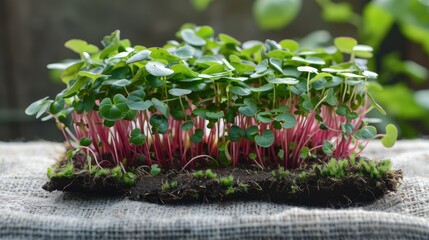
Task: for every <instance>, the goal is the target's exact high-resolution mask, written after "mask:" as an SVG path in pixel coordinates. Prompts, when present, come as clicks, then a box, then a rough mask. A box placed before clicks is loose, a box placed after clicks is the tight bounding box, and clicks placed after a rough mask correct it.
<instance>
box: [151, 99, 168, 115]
mask: <svg viewBox="0 0 429 240" xmlns="http://www.w3.org/2000/svg"><path fill="white" fill-rule="evenodd" d="M151 100H152V103H153V105H154V106H155V108H156V110H158V111H159V112H160V113H162V115H164V116H165V117H166V118H168V117H169V111H168V105H167V104H165V103H164V102H162V101H160V100H158V99H156V98H152V99H151Z"/></svg>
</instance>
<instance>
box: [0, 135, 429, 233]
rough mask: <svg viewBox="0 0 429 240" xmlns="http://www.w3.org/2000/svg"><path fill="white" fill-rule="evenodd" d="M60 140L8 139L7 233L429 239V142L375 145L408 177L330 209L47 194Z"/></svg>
mask: <svg viewBox="0 0 429 240" xmlns="http://www.w3.org/2000/svg"><path fill="white" fill-rule="evenodd" d="M62 154H64V147H63V145H62V144H59V143H51V142H30V143H0V203H1V205H0V206H1V207H0V238H1V239H429V178H428V176H429V174H428V173H429V141H426V140H414V141H401V142H399V143H397V145H396V146H395V147H394V148H393V149H390V150H386V149H384V148H382V147H381V145H380V143H379V142H375V143H372V144H371V145H369V146H368V148H367V149H366V150H365V153H363V155H365V156H368V157H375V158H377V159H384V158H391V159H392V161H393V165H394V167H395V168H401V169H403V171H404V175H405V177H404V180H403V183H402V185H401V187H400V189H399V190H398V192H396V193H390V194H388V195H386V196H385V197H383V198H382V199H379V200H377V201H375V202H373V203H371V204H368V205H367V206H363V207H355V208H347V209H328V208H305V207H296V206H290V205H286V204H274V203H268V202H229V203H222V204H215V203H214V204H202V205H199V204H193V205H185V206H184V205H179V206H172V205H157V204H151V203H145V202H136V201H131V200H123V199H121V198H120V197H105V196H104V197H103V196H92V197H89V196H87V195H80V194H71V193H62V192H52V193H49V192H46V191H44V190H43V189H42V188H41V186H42V185H43V183H44V182H45V181H46V180H47V177H46V168H47V167H48V166H50V165H52V164H53V163H54V162H55V161H56V159H58V158H59V157H61V155H62Z"/></svg>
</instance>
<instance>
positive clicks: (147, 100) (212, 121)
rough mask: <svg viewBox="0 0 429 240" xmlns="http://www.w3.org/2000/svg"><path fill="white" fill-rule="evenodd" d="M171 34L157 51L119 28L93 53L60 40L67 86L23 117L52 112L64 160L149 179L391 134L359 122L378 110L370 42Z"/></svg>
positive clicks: (305, 153)
mask: <svg viewBox="0 0 429 240" xmlns="http://www.w3.org/2000/svg"><path fill="white" fill-rule="evenodd" d="M178 36H179V37H180V38H181V41H170V42H168V43H167V44H166V45H165V46H164V47H161V48H159V47H152V48H146V47H144V46H140V45H136V46H132V45H131V44H130V42H129V41H128V40H122V39H121V38H120V32H119V31H115V32H113V33H112V34H111V35H109V36H106V37H104V38H103V41H102V45H103V46H102V48H100V49H99V48H98V47H96V46H95V45H90V44H87V43H86V42H85V44H82V43H83V42H84V41H82V40H70V41H68V42H67V43H66V47H67V48H69V49H70V50H72V51H74V52H76V53H77V54H79V56H80V59H79V60H77V61H76V62H75V63H73V64H71V65H67V66H64V67H65V69H64V71H63V73H62V75H61V80H62V81H63V82H64V84H65V85H66V88H65V89H64V90H63V91H61V92H60V93H59V94H58V95H57V96H56V97H55V98H53V99H49V98H43V99H41V100H38V101H36V102H34V103H33V104H31V105H30V106H29V107H28V108H27V109H26V113H27V114H29V115H35V116H36V117H37V118H40V117H42V116H43V118H42V120H48V119H54V120H55V122H56V123H57V126H58V127H59V128H60V130H61V132H62V133H63V135H64V137H65V139H66V141H67V143H68V144H69V148H70V151H68V152H67V158H69V159H75V158H78V159H79V158H82V156H81V154H79V153H89V154H90V155H91V156H92V157H91V158H90V159H89V161H90V163H89V164H88V166H89V167H91V164H93V165H97V166H98V167H100V166H101V163H98V162H97V160H98V159H99V160H100V161H101V160H102V159H103V160H102V162H104V163H106V161H107V162H110V163H109V164H108V165H111V166H116V167H115V168H113V170H112V175H114V176H116V177H118V178H123V177H124V176H123V174H125V173H126V172H127V171H129V170H130V169H133V168H135V167H138V166H140V165H142V164H144V165H148V166H149V167H150V169H151V170H150V172H151V174H152V175H157V174H159V173H160V172H161V168H162V169H172V168H174V169H184V168H190V169H194V168H195V167H196V166H197V165H204V164H207V163H209V162H210V164H214V165H216V166H238V165H240V164H245V163H250V164H255V165H257V166H259V167H260V168H270V167H272V168H274V169H276V168H279V167H283V168H284V169H290V168H296V167H299V166H300V165H301V163H302V162H304V161H305V160H306V159H308V158H311V157H312V156H317V155H320V154H322V155H324V156H326V158H325V160H329V158H331V157H334V158H337V159H339V158H348V157H349V156H350V155H352V154H355V153H357V152H359V151H360V150H361V148H360V147H361V146H364V145H365V144H366V143H367V142H368V141H369V140H371V139H374V138H382V143H383V144H384V145H385V146H387V147H391V146H392V145H393V144H394V142H395V140H396V137H397V130H396V128H395V127H394V126H393V125H388V127H387V128H386V134H377V131H376V129H375V128H374V127H372V126H370V125H368V124H367V123H366V122H365V121H364V119H365V116H366V114H367V113H368V112H369V111H370V110H372V109H377V110H378V111H380V112H381V113H385V112H384V110H383V109H382V108H381V107H380V105H379V104H377V103H376V102H375V100H374V99H373V98H372V97H371V95H370V93H369V92H368V91H367V86H368V85H370V84H373V83H374V81H375V78H376V76H377V74H375V73H372V72H370V71H368V70H367V67H366V66H364V65H363V63H364V61H359V59H358V58H357V57H362V58H369V57H371V56H372V54H371V51H372V48H370V47H367V48H362V47H360V48H356V46H357V42H356V40H354V39H352V38H345V37H342V38H337V39H335V41H334V46H333V47H331V48H326V49H323V48H321V49H306V48H304V47H300V46H299V44H298V43H297V42H295V41H293V40H283V41H281V42H280V44H279V43H277V42H275V41H272V40H267V41H266V42H265V43H263V42H244V43H241V42H239V41H238V40H236V39H234V38H233V37H231V36H228V35H226V34H219V35H218V36H216V35H215V34H214V31H213V29H212V28H211V27H209V26H192V25H186V26H184V27H183V28H182V29H181V30H180V31H179V32H178ZM286 43H287V44H286ZM359 46H360V45H359ZM362 51H364V52H367V53H368V54H362ZM68 118H70V119H71V120H72V124H71V126H69V125H67V119H68ZM87 155H88V154H87ZM124 159H125V160H126V161H123V160H124ZM201 160H203V161H201ZM118 167H119V169H118ZM363 167H364V168H365V169H366V168H367V167H365V166H363ZM121 170H122V171H121ZM336 171H337V170H336ZM278 173H279V175H280V177H285V176H284V174H283V173H282V172H281V171H280V170H279V172H278ZM338 174H340V173H338V172H336V173H334V175H338ZM205 175H206V177H207V178H209V179H215V177H216V176H215V174H214V173H213V172H212V171H211V170H210V171H209V170H207V171H206V172H205ZM194 177H200V176H194ZM124 180H125V181H126V182H128V183H132V181H133V177H132V176H131V175H129V174H128V175H125V178H124Z"/></svg>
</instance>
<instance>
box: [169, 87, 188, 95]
mask: <svg viewBox="0 0 429 240" xmlns="http://www.w3.org/2000/svg"><path fill="white" fill-rule="evenodd" d="M191 92H192V91H191V90H189V89H181V88H172V89H170V90H168V93H170V94H171V95H173V96H177V97H181V96H184V95H188V94H190V93H191Z"/></svg>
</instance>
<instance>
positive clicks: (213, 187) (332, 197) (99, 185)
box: [43, 159, 402, 207]
mask: <svg viewBox="0 0 429 240" xmlns="http://www.w3.org/2000/svg"><path fill="white" fill-rule="evenodd" d="M361 161H366V160H363V159H361ZM314 164H316V163H312V164H307V165H306V166H304V167H303V168H300V169H294V170H290V173H289V174H288V175H287V176H280V175H279V174H278V170H275V171H276V174H272V170H264V171H262V170H255V169H251V168H250V167H249V168H248V169H246V168H220V169H213V170H212V171H213V172H214V173H216V174H217V176H216V177H215V178H213V179H209V178H208V177H207V176H205V175H204V176H199V177H196V176H194V175H193V174H192V172H182V173H177V172H174V171H170V172H167V173H162V174H160V175H158V176H152V175H150V174H147V173H138V174H137V180H136V183H135V185H134V186H129V185H127V184H125V183H123V182H122V181H120V180H117V179H116V178H114V177H112V176H111V175H109V174H108V175H106V176H102V177H95V176H92V175H91V174H89V171H81V172H79V173H76V175H75V176H73V177H68V178H65V177H61V178H58V177H56V176H54V177H52V178H51V180H50V181H49V182H47V183H46V184H45V185H44V186H43V189H45V190H47V191H54V190H60V191H70V192H86V193H88V194H95V193H97V194H100V193H101V194H106V195H117V194H120V195H123V196H124V197H126V198H128V199H132V200H142V201H148V202H154V203H161V204H187V203H205V202H222V201H227V200H239V201H248V200H261V201H269V202H278V203H287V204H293V205H305V206H321V207H346V206H359V205H362V204H365V203H368V202H371V201H373V200H376V199H378V198H380V197H382V196H383V195H385V194H386V193H388V192H391V191H395V190H396V188H397V186H398V185H399V181H400V179H401V178H402V172H401V171H400V170H396V171H390V172H388V173H385V174H384V175H382V176H381V177H380V178H372V177H370V176H368V175H365V174H359V172H358V170H357V169H354V168H352V167H351V168H350V169H349V171H348V172H347V173H346V174H345V176H343V177H341V178H334V177H326V176H322V175H321V174H320V171H318V170H317V168H314V167H313V165H314ZM319 164H320V163H319ZM203 172H204V171H203ZM302 172H305V173H306V174H305V175H306V176H302V175H303V174H302ZM300 175H301V177H300ZM229 176H232V177H233V182H232V185H228V184H225V183H223V184H222V183H221V182H222V180H221V179H222V178H226V177H229Z"/></svg>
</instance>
